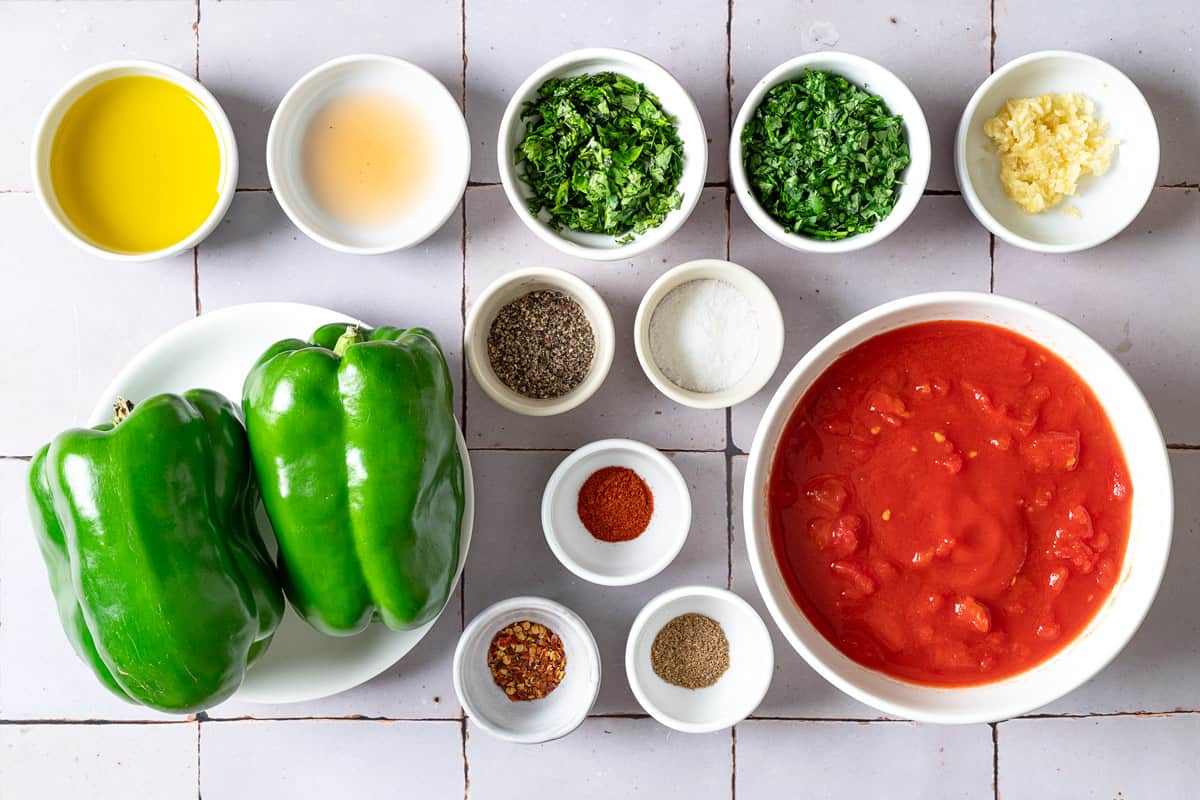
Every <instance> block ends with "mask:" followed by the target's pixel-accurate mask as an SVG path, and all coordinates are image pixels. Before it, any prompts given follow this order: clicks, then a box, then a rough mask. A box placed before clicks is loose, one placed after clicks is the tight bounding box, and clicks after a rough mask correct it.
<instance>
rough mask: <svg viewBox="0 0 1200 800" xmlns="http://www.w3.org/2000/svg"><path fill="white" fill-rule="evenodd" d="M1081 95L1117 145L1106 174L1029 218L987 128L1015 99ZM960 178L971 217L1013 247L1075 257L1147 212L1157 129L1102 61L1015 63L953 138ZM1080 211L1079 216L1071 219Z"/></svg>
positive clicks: (1035, 57)
mask: <svg viewBox="0 0 1200 800" xmlns="http://www.w3.org/2000/svg"><path fill="white" fill-rule="evenodd" d="M1046 93H1054V94H1073V93H1081V94H1084V95H1086V96H1087V97H1089V98H1091V99H1092V101H1093V102H1094V103H1095V104H1096V117H1097V118H1098V119H1100V120H1103V121H1104V122H1107V123H1108V129H1107V131H1106V132H1105V133H1106V135H1107V136H1109V137H1110V138H1114V139H1116V140H1118V142H1119V144H1118V145H1117V150H1116V152H1115V153H1114V154H1113V160H1112V166H1111V167H1110V168H1109V170H1108V172H1107V173H1105V174H1104V175H1100V176H1096V175H1086V176H1084V177H1083V178H1082V179H1081V180H1080V182H1079V187H1078V191H1077V193H1076V194H1075V195H1073V196H1071V197H1068V198H1066V199H1064V200H1063V201H1062V203H1060V204H1059V205H1058V206H1055V207H1054V208H1051V209H1048V210H1047V211H1043V212H1042V213H1041V214H1028V213H1026V212H1025V211H1024V210H1022V209H1021V207H1020V206H1018V205H1017V204H1016V203H1015V202H1013V200H1012V199H1010V198H1009V196H1008V195H1007V194H1005V192H1004V186H1003V185H1002V184H1001V183H1000V159H999V157H998V156H997V155H996V152H995V150H994V148H993V147H992V144H991V142H990V141H989V139H988V137H987V134H985V133H984V132H983V124H984V122H986V121H987V120H988V119H990V118H991V117H992V116H994V115H995V114H996V112H998V111H999V110H1000V109H1001V108H1003V107H1004V103H1005V101H1007V100H1010V99H1012V98H1020V97H1034V96H1036V95H1040V94H1046ZM954 171H955V174H956V175H957V176H958V186H959V188H960V189H961V190H962V193H963V199H964V200H966V201H967V207H968V208H970V209H971V213H973V214H974V215H975V217H976V218H977V219H978V220H979V221H980V222H982V223H983V225H984V227H985V228H987V229H988V230H989V231H991V232H992V233H994V234H996V235H997V236H999V237H1000V238H1001V239H1003V240H1004V241H1006V242H1008V243H1009V244H1013V245H1016V246H1017V247H1023V248H1025V249H1026V250H1034V251H1037V252H1039V253H1071V252H1074V251H1076V250H1086V249H1087V248H1089V247H1095V246H1096V245H1098V244H1100V243H1102V242H1105V241H1108V240H1109V239H1111V238H1112V237H1114V236H1116V235H1117V234H1118V233H1120V232H1121V231H1123V230H1124V229H1125V228H1126V226H1128V225H1129V223H1130V222H1133V219H1134V217H1136V216H1137V215H1138V213H1139V212H1140V211H1141V210H1142V207H1143V206H1144V205H1146V201H1147V200H1148V199H1149V198H1150V192H1151V190H1153V189H1154V181H1155V180H1156V178H1157V176H1158V126H1157V125H1156V124H1155V122H1154V114H1153V113H1152V112H1151V111H1150V106H1149V104H1147V103H1146V98H1144V97H1143V96H1142V93H1141V92H1140V91H1138V88H1137V86H1135V85H1134V84H1133V81H1131V80H1129V78H1127V77H1125V75H1124V74H1123V73H1122V72H1121V71H1120V70H1118V69H1117V68H1116V67H1114V66H1112V65H1111V64H1107V63H1105V62H1103V61H1101V60H1100V59H1098V58H1093V57H1092V56H1088V55H1084V54H1083V53H1072V52H1068V51H1065V50H1046V51H1042V52H1039V53H1030V54H1028V55H1024V56H1021V57H1020V58H1016V59H1013V60H1012V61H1010V62H1008V63H1007V64H1005V65H1004V66H1003V67H1000V69H998V70H996V71H995V72H993V73H992V74H991V76H990V77H989V78H988V79H987V80H985V81H984V82H983V84H982V85H980V87H979V88H978V89H976V90H975V94H974V96H972V97H971V101H970V102H969V103H967V107H966V109H964V111H963V115H962V119H961V120H960V122H959V123H958V134H957V136H955V138H954ZM1070 206H1074V207H1075V209H1077V210H1078V212H1079V216H1078V217H1075V216H1073V215H1071V214H1069V213H1066V212H1065V209H1067V208H1068V207H1070Z"/></svg>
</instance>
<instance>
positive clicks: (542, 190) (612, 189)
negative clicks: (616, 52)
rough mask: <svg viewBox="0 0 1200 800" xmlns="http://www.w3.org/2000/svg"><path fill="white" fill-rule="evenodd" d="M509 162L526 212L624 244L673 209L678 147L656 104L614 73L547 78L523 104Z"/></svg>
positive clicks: (642, 88)
mask: <svg viewBox="0 0 1200 800" xmlns="http://www.w3.org/2000/svg"><path fill="white" fill-rule="evenodd" d="M521 119H522V120H524V121H525V122H526V124H527V127H526V131H525V138H524V139H522V140H521V143H520V144H519V145H518V146H517V150H516V154H515V158H516V163H517V165H518V166H521V165H522V164H523V165H524V171H523V173H522V176H521V177H522V180H524V181H525V183H526V184H528V186H529V188H530V190H531V191H532V197H530V198H529V211H530V213H532V214H534V215H538V214H540V213H541V212H543V211H545V212H547V214H548V215H549V219H548V223H549V225H550V227H551V228H553V229H554V230H561V229H563V228H569V229H570V230H574V231H586V232H588V233H603V234H608V235H610V236H617V237H620V238H619V239H618V240H617V241H618V242H620V243H621V244H626V243H628V242H629V241H632V239H633V235H632V234H635V233H645V232H646V231H648V230H650V229H651V228H656V227H658V226H659V225H661V224H662V222H663V220H664V219H666V217H667V214H669V213H670V212H671V211H673V210H675V209H677V208H679V206H680V203H681V202H682V200H683V196H682V195H681V194H680V193H679V188H678V187H679V178H680V176H681V175H682V174H683V142H681V141H680V139H679V132H678V131H677V130H676V128H675V122H674V120H673V118H672V117H671V116H670V115H669V114H667V113H666V112H665V111H663V108H662V104H661V103H660V102H659V100H658V98H657V97H656V96H654V94H652V93H651V92H649V91H647V89H646V87H645V86H644V85H642V84H640V83H638V82H637V81H635V80H632V79H630V78H627V77H625V76H624V75H618V74H617V73H614V72H601V73H598V74H595V75H577V76H574V77H570V78H550V79H549V80H547V81H546V82H545V83H543V84H542V85H541V87H540V88H539V89H538V94H537V98H536V99H534V100H531V101H529V102H527V103H526V104H525V107H524V109H522V111H521Z"/></svg>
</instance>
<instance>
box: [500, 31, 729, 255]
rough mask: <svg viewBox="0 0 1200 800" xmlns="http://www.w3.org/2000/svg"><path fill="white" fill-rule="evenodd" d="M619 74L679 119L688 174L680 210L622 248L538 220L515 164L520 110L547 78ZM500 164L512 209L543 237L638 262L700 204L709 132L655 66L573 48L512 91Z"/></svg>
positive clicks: (608, 51)
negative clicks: (633, 259) (530, 205)
mask: <svg viewBox="0 0 1200 800" xmlns="http://www.w3.org/2000/svg"><path fill="white" fill-rule="evenodd" d="M597 72H616V73H619V74H621V75H624V76H626V77H628V78H632V79H633V80H635V81H637V82H639V83H642V84H644V85H645V86H646V88H647V89H648V90H650V91H651V92H652V93H654V94H655V95H656V96H657V97H658V99H659V101H660V102H661V103H662V107H663V110H664V111H666V112H667V113H668V114H670V115H671V116H672V117H674V118H675V125H676V127H677V129H678V131H679V138H680V140H681V141H682V142H683V174H682V175H681V176H680V178H679V191H680V193H681V194H682V195H683V202H682V204H681V205H680V207H679V208H677V209H675V210H674V211H672V212H671V213H670V214H668V215H667V217H666V219H664V220H663V223H662V224H661V225H659V226H658V227H657V228H651V229H650V230H648V231H646V232H645V233H642V234H634V235H633V241H631V242H629V243H628V244H618V243H617V239H618V238H622V237H619V236H608V235H605V234H600V233H583V232H581V231H571V230H567V229H565V228H564V229H563V230H560V231H556V230H554V229H553V228H551V227H550V226H549V225H547V224H546V221H545V219H544V217H545V214H544V213H543V214H542V215H539V216H534V215H533V214H531V213H529V204H528V199H529V197H530V196H531V195H532V192H530V191H529V186H528V185H526V183H525V181H523V180H522V179H521V176H520V173H519V170H518V167H517V165H516V164H515V163H513V160H514V158H513V154H514V153H515V152H516V149H517V145H519V144H520V143H521V140H522V139H524V138H525V122H524V121H523V120H522V119H521V111H522V109H523V108H524V106H525V103H526V102H528V101H530V100H533V99H535V98H536V97H537V93H538V89H540V88H541V86H542V84H543V83H545V82H546V80H547V79H548V78H563V77H570V76H574V75H583V74H585V73H587V74H595V73H597ZM496 160H497V163H498V165H499V170H500V182H501V183H503V184H504V193H505V194H506V195H508V202H509V203H511V204H512V207H513V211H515V212H517V216H518V217H520V218H521V221H522V222H524V223H525V225H526V227H528V228H529V230H531V231H533V232H534V234H536V235H537V237H538V238H539V239H541V240H542V241H543V242H545V243H546V244H548V245H550V246H551V247H555V248H557V249H558V250H560V251H562V252H563V253H566V254H567V255H569V256H576V257H578V258H588V259H592V260H593V261H616V260H618V259H622V258H633V257H634V256H635V255H637V254H639V253H644V252H645V251H647V250H649V249H650V248H652V247H654V246H656V245H659V244H662V243H663V242H665V241H666V240H667V239H669V238H671V235H672V234H674V233H675V231H677V230H679V228H680V226H682V225H683V223H684V222H686V221H687V218H688V216H689V215H690V214H691V213H692V210H693V209H694V208H695V207H696V203H698V202H699V201H700V194H701V192H703V191H704V174H705V171H706V170H707V169H708V139H707V137H706V134H705V133H704V122H703V120H701V118H700V111H699V110H698V109H697V108H696V104H695V103H694V102H693V101H692V98H691V96H690V95H688V93H687V90H685V89H684V88H683V86H682V85H680V83H679V81H677V80H675V77H674V76H673V75H671V73H670V72H667V70H666V69H664V68H663V67H661V66H659V65H658V64H656V63H655V62H653V61H651V60H650V59H648V58H646V57H645V56H640V55H638V54H637V53H631V52H629V51H628V50H618V49H615V48H611V47H591V48H587V49H585V50H573V51H571V52H569V53H564V54H562V55H561V56H558V57H557V58H554V59H551V60H550V61H547V62H546V63H545V64H543V65H542V66H540V67H538V68H537V69H536V70H535V71H534V73H533V74H532V75H530V76H529V77H528V78H526V79H525V82H524V83H522V84H521V86H520V87H519V88H518V89H517V90H516V91H515V92H513V96H512V99H511V100H509V101H508V107H507V108H505V109H504V116H503V117H502V118H501V120H500V132H499V135H498V136H497V137H496Z"/></svg>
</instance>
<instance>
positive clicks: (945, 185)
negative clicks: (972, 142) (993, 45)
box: [732, 0, 991, 189]
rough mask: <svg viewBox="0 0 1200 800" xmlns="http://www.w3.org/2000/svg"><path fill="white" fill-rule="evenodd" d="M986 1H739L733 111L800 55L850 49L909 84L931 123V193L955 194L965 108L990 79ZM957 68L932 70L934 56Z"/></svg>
mask: <svg viewBox="0 0 1200 800" xmlns="http://www.w3.org/2000/svg"><path fill="white" fill-rule="evenodd" d="M990 39H991V26H990V21H989V6H988V4H987V3H894V4H883V3H869V2H866V3H864V2H857V3H847V2H843V0H817V2H810V3H794V2H790V1H789V0H737V2H735V3H734V4H733V59H732V64H733V113H734V115H735V116H736V115H737V113H738V110H739V109H740V108H741V106H742V101H743V100H745V98H746V95H747V94H749V92H750V90H751V89H752V88H753V87H754V84H755V83H756V82H757V81H758V80H759V79H761V78H762V77H763V76H764V75H766V74H767V73H768V72H770V71H771V70H772V69H774V68H775V67H777V66H779V65H780V64H782V63H783V62H784V61H787V60H788V59H790V58H793V57H795V56H798V55H800V54H802V53H809V52H814V51H818V50H844V51H846V52H850V53H855V54H856V55H860V56H865V57H866V58H869V59H871V60H873V61H877V62H878V63H880V64H882V65H883V66H884V67H886V68H887V69H889V70H891V71H892V72H894V73H895V74H896V75H897V76H898V77H899V78H900V80H902V81H904V82H905V83H906V84H907V85H908V88H909V89H910V90H912V92H913V94H915V95H916V97H917V100H918V102H919V103H920V104H921V110H922V111H924V112H925V118H926V120H927V121H928V123H929V135H930V139H931V144H932V145H933V162H932V164H931V165H930V170H929V184H928V185H929V188H930V189H957V188H958V185H957V183H956V182H955V180H954V132H955V130H956V129H957V128H958V119H959V117H960V116H961V115H962V110H963V106H965V105H966V104H967V101H968V100H970V99H971V95H972V93H974V91H975V89H976V88H977V87H978V86H979V84H980V83H982V82H983V80H984V78H986V77H987V76H988V56H989V49H990V48H989V41H990ZM933 53H936V54H937V59H938V60H939V61H940V62H942V63H945V64H946V65H950V64H953V65H954V68H953V69H936V68H931V64H930V56H931V54H933Z"/></svg>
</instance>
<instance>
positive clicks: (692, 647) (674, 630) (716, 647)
mask: <svg viewBox="0 0 1200 800" xmlns="http://www.w3.org/2000/svg"><path fill="white" fill-rule="evenodd" d="M650 665H651V666H652V667H653V668H654V673H655V674H656V675H658V677H660V678H662V679H663V680H664V681H666V682H667V683H671V684H674V685H676V686H682V687H683V688H684V689H703V688H705V687H707V686H712V685H713V684H714V683H716V682H717V681H718V680H719V679H720V678H721V676H722V675H724V674H725V671H726V670H727V669H729V640H728V639H726V638H725V631H724V630H723V629H722V628H721V623H719V622H717V621H716V620H714V619H712V618H711V617H706V616H704V615H703V614H680V615H679V616H678V617H675V618H674V619H673V620H671V621H670V622H668V623H667V624H666V625H664V626H663V627H662V630H660V631H659V632H658V635H657V636H655V637H654V644H653V645H651V646H650Z"/></svg>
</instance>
